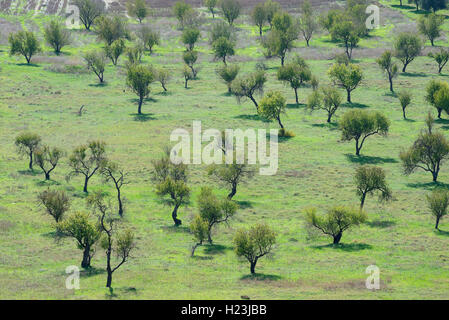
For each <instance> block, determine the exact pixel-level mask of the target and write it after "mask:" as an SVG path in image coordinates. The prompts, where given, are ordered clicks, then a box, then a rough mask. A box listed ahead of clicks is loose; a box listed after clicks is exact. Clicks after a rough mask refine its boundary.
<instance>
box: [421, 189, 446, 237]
mask: <svg viewBox="0 0 449 320" xmlns="http://www.w3.org/2000/svg"><path fill="white" fill-rule="evenodd" d="M426 198H427V204H428V206H429V209H430V213H431V214H432V215H433V216H434V217H435V220H436V221H435V229H437V230H439V228H438V225H439V224H440V220H441V219H442V218H443V217H444V216H446V215H447V207H448V205H449V192H448V191H447V190H444V189H441V188H438V189H434V190H433V191H432V192H431V193H430V194H428V195H427V196H426Z"/></svg>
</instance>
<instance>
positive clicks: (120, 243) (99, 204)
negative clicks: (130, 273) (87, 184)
mask: <svg viewBox="0 0 449 320" xmlns="http://www.w3.org/2000/svg"><path fill="white" fill-rule="evenodd" d="M87 204H88V206H90V207H91V208H93V212H94V213H96V214H97V215H98V218H99V219H98V220H99V225H100V227H99V228H100V231H101V233H102V234H103V235H104V236H103V237H102V238H101V240H100V245H101V247H102V249H103V250H105V253H106V272H107V280H106V287H107V288H111V287H112V275H113V273H114V272H115V271H117V269H118V268H120V267H121V266H122V265H123V264H124V263H125V262H127V261H128V259H129V256H130V253H131V251H132V249H134V247H135V240H134V234H133V232H132V231H131V230H129V229H125V230H123V231H119V230H117V229H118V228H117V224H116V219H114V215H113V214H112V213H111V209H110V205H108V204H107V202H106V199H105V195H104V193H103V192H102V191H101V190H100V191H97V192H94V193H93V194H91V195H90V196H89V197H88V198H87ZM113 255H115V256H116V257H117V259H118V262H117V264H116V265H115V266H113V265H112V257H113Z"/></svg>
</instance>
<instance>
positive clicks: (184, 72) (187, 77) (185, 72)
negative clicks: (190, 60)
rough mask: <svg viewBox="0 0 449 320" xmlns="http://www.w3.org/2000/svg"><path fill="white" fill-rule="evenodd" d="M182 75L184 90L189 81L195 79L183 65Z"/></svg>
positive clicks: (190, 71)
mask: <svg viewBox="0 0 449 320" xmlns="http://www.w3.org/2000/svg"><path fill="white" fill-rule="evenodd" d="M182 75H183V76H184V88H186V89H188V88H189V81H190V80H193V79H195V75H194V74H193V72H192V70H191V69H190V68H189V66H187V65H184V68H183V69H182Z"/></svg>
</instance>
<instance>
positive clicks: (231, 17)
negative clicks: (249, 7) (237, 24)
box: [220, 0, 242, 26]
mask: <svg viewBox="0 0 449 320" xmlns="http://www.w3.org/2000/svg"><path fill="white" fill-rule="evenodd" d="M220 8H221V13H222V15H223V18H224V19H225V20H226V21H227V22H228V23H229V25H230V26H232V25H233V24H234V21H235V20H236V19H237V18H238V17H239V15H240V11H241V9H242V5H241V4H240V2H239V1H238V0H221V1H220Z"/></svg>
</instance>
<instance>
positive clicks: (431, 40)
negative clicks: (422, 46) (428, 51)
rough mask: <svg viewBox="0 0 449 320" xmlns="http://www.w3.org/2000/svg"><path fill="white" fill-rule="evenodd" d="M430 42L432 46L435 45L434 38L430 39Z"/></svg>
mask: <svg viewBox="0 0 449 320" xmlns="http://www.w3.org/2000/svg"><path fill="white" fill-rule="evenodd" d="M430 44H431V45H432V47H433V46H434V44H433V39H430Z"/></svg>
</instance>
